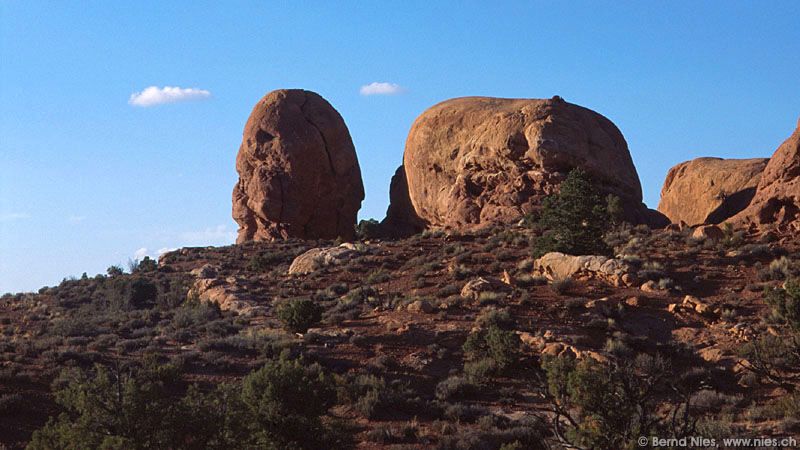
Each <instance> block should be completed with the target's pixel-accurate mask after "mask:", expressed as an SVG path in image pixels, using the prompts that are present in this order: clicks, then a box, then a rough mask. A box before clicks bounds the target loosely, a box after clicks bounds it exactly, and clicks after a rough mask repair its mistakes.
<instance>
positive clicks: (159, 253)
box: [156, 247, 177, 258]
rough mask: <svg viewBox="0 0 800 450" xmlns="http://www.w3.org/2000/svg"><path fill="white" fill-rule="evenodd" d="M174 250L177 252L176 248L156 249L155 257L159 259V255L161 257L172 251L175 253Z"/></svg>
mask: <svg viewBox="0 0 800 450" xmlns="http://www.w3.org/2000/svg"><path fill="white" fill-rule="evenodd" d="M175 250H177V248H176V247H164V248H160V249H158V250H157V251H156V254H157V256H158V257H159V258H160V257H161V255H163V254H164V253H169V252H173V251H175Z"/></svg>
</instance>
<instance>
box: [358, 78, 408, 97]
mask: <svg viewBox="0 0 800 450" xmlns="http://www.w3.org/2000/svg"><path fill="white" fill-rule="evenodd" d="M359 92H360V93H361V95H395V94H400V93H402V92H405V89H404V88H403V87H402V86H400V85H399V84H395V83H386V82H380V83H379V82H377V81H375V82H373V83H370V84H365V85H364V86H361V89H360V90H359Z"/></svg>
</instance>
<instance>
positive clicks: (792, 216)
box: [732, 120, 800, 233]
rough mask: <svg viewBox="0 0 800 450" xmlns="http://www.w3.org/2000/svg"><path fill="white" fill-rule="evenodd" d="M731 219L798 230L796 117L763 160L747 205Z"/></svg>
mask: <svg viewBox="0 0 800 450" xmlns="http://www.w3.org/2000/svg"><path fill="white" fill-rule="evenodd" d="M732 221H733V222H735V223H737V224H742V225H748V224H749V225H752V226H755V227H758V228H762V229H765V228H767V227H775V228H777V229H778V230H781V231H787V232H794V233H796V232H800V120H798V122H797V128H796V129H795V130H794V133H792V135H791V136H789V138H788V139H786V141H784V142H783V144H781V146H780V147H778V149H777V150H776V151H775V153H774V154H773V155H772V158H770V160H769V163H767V167H766V168H765V169H764V173H762V174H761V180H760V181H759V183H758V187H757V188H756V194H755V196H754V197H753V200H751V201H750V205H749V206H748V207H747V208H746V209H745V210H744V211H742V212H741V213H739V214H737V215H736V216H735V217H734V218H733V220H732Z"/></svg>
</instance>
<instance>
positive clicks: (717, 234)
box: [692, 225, 725, 241]
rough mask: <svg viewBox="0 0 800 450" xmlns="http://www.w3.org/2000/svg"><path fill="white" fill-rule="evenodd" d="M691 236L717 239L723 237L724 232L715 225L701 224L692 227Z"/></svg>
mask: <svg viewBox="0 0 800 450" xmlns="http://www.w3.org/2000/svg"><path fill="white" fill-rule="evenodd" d="M692 237H693V238H695V239H709V240H712V241H718V240H720V239H722V238H724V237H725V233H723V232H722V229H720V227H718V226H716V225H701V226H699V227H697V228H695V229H694V231H693V232H692Z"/></svg>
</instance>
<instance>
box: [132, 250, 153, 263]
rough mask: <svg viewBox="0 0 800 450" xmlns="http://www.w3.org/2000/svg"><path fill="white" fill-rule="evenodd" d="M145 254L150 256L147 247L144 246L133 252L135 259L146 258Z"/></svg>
mask: <svg viewBox="0 0 800 450" xmlns="http://www.w3.org/2000/svg"><path fill="white" fill-rule="evenodd" d="M145 256H150V255H148V251H147V247H142V248H140V249H139V250H136V251H135V252H133V259H136V260H139V261H141V260H143V259H144V257H145Z"/></svg>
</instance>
